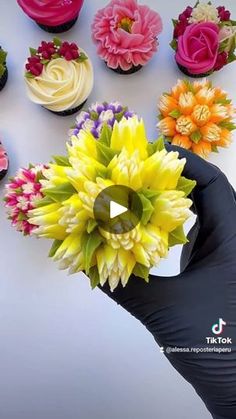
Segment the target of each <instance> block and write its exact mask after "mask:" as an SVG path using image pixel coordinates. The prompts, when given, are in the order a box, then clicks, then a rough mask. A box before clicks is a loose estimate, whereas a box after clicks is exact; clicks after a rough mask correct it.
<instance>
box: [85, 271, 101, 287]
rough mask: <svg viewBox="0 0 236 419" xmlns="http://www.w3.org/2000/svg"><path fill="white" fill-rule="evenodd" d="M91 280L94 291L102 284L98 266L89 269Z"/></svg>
mask: <svg viewBox="0 0 236 419" xmlns="http://www.w3.org/2000/svg"><path fill="white" fill-rule="evenodd" d="M88 276H89V279H90V285H91V288H92V289H93V290H94V288H96V287H97V286H98V285H99V284H100V278H99V273H98V268H97V266H93V267H92V268H90V269H89V275H88Z"/></svg>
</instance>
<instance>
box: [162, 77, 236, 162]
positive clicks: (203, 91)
mask: <svg viewBox="0 0 236 419" xmlns="http://www.w3.org/2000/svg"><path fill="white" fill-rule="evenodd" d="M163 104H165V106H163ZM174 104H175V108H174V106H173V105H174ZM158 108H159V111H160V122H159V124H158V126H159V129H160V131H161V133H162V134H163V135H164V136H165V137H166V138H167V140H168V141H170V142H171V143H172V144H173V145H177V146H180V147H184V148H186V149H188V150H191V151H193V152H194V153H196V154H199V155H200V156H201V157H204V158H207V157H208V156H209V154H210V153H211V152H212V151H217V150H218V147H228V146H229V145H230V144H231V141H232V131H233V130H234V129H236V125H235V124H234V123H233V118H234V117H235V115H236V112H235V109H234V107H233V105H232V101H231V100H230V99H228V97H227V93H226V92H224V91H223V90H222V89H220V88H218V87H213V86H212V84H211V82H210V81H208V80H207V79H205V80H204V79H203V80H202V81H199V82H194V83H190V82H189V81H186V80H185V81H184V80H179V81H178V83H177V84H176V86H174V87H173V88H172V89H171V92H170V93H169V94H168V93H165V94H164V95H162V97H161V99H160V106H159V107H158Z"/></svg>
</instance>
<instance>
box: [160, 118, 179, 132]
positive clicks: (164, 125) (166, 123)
mask: <svg viewBox="0 0 236 419" xmlns="http://www.w3.org/2000/svg"><path fill="white" fill-rule="evenodd" d="M159 128H160V131H161V133H162V134H163V135H165V136H166V137H174V135H175V134H176V121H175V119H173V118H171V117H170V116H167V117H166V118H164V119H162V120H161V121H160V122H159Z"/></svg>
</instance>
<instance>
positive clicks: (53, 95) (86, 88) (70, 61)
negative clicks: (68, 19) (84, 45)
mask: <svg viewBox="0 0 236 419" xmlns="http://www.w3.org/2000/svg"><path fill="white" fill-rule="evenodd" d="M30 53H31V57H30V58H28V60H27V63H26V66H25V68H26V72H25V75H24V79H25V83H26V86H27V93H28V96H29V98H30V100H31V101H32V102H34V103H36V104H38V105H41V106H43V107H44V108H46V109H48V110H49V111H50V112H53V113H55V114H57V115H62V116H66V115H72V114H73V113H76V112H78V111H79V110H80V109H81V108H82V107H83V105H84V103H85V102H86V100H87V98H88V96H89V95H90V93H91V91H92V88H93V82H94V78H93V67H92V63H91V61H90V59H89V58H88V56H87V54H86V53H85V52H84V51H83V50H82V49H81V48H80V49H79V48H78V46H77V45H76V44H75V43H72V44H69V43H68V42H62V41H61V40H60V39H58V38H54V39H53V41H52V42H45V41H43V42H42V43H41V45H40V46H39V48H38V49H33V48H30Z"/></svg>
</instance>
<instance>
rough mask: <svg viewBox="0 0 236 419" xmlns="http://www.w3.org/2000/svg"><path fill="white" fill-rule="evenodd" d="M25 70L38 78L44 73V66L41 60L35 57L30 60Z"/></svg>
mask: <svg viewBox="0 0 236 419" xmlns="http://www.w3.org/2000/svg"><path fill="white" fill-rule="evenodd" d="M25 68H26V70H27V71H29V72H30V73H31V74H33V75H34V76H36V77H37V76H40V74H41V73H42V71H43V64H42V63H41V62H40V58H39V57H37V56H36V55H34V56H33V57H30V58H28V62H27V64H26V66H25Z"/></svg>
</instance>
